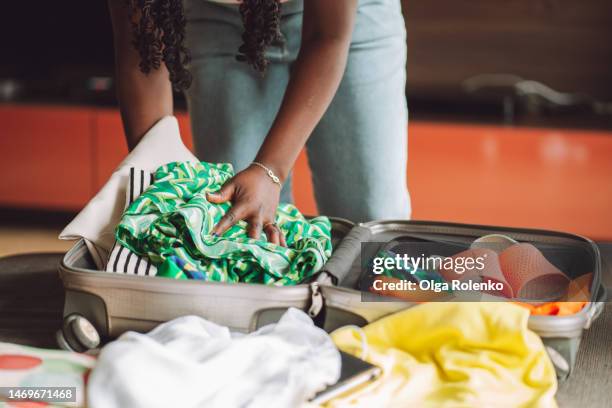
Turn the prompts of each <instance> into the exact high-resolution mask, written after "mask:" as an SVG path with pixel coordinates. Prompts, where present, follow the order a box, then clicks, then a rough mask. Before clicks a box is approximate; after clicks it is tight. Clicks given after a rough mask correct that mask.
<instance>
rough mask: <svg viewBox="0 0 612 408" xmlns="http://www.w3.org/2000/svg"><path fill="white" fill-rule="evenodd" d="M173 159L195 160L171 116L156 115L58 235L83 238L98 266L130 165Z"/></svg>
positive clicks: (151, 167) (151, 166)
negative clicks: (154, 120)
mask: <svg viewBox="0 0 612 408" xmlns="http://www.w3.org/2000/svg"><path fill="white" fill-rule="evenodd" d="M174 161H198V159H197V158H196V157H195V156H194V155H193V153H191V152H190V151H189V149H187V147H185V145H184V144H183V141H182V140H181V135H180V131H179V127H178V121H177V120H176V118H175V117H174V116H166V117H164V118H162V119H160V120H159V121H158V122H157V123H156V124H155V125H154V126H153V127H152V128H151V129H149V131H148V132H147V133H146V134H145V135H144V137H143V138H142V140H141V141H140V143H138V145H137V146H136V147H135V148H134V150H132V152H130V154H129V155H128V156H127V157H126V158H125V159H124V160H123V162H121V164H120V165H119V167H117V170H115V172H114V173H113V174H112V176H111V177H110V179H109V180H108V182H107V183H106V184H105V185H104V187H102V189H101V190H100V191H99V192H98V194H96V196H95V197H94V198H93V199H92V200H91V201H90V202H89V203H88V204H87V205H86V206H85V208H83V210H82V211H81V212H80V213H79V214H78V215H77V216H76V217H75V218H74V219H73V220H72V221H71V222H70V224H68V226H66V228H64V230H63V231H62V232H61V233H60V236H59V238H60V239H64V240H76V239H80V238H84V239H85V242H86V244H87V246H88V248H89V249H90V252H91V253H92V257H93V258H94V261H96V263H97V264H98V265H97V266H98V267H99V268H103V267H104V265H103V264H100V263H103V262H104V261H102V260H106V259H107V258H108V254H109V251H110V249H111V248H112V246H113V243H114V242H115V237H114V235H115V234H114V233H115V227H116V226H117V224H118V223H119V220H120V219H121V215H122V213H123V210H124V206H125V195H126V185H127V181H128V179H129V170H130V168H131V167H138V168H140V169H143V170H145V171H150V172H153V171H155V170H156V169H157V168H158V167H160V166H162V165H164V164H167V163H170V162H174Z"/></svg>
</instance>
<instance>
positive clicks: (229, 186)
mask: <svg viewBox="0 0 612 408" xmlns="http://www.w3.org/2000/svg"><path fill="white" fill-rule="evenodd" d="M235 190H236V187H235V185H234V183H231V182H230V183H225V184H224V185H223V187H221V190H219V191H216V192H214V193H206V199H207V200H208V201H210V202H211V203H213V204H223V203H226V202H228V201H229V200H231V199H232V197H233V196H234V191H235Z"/></svg>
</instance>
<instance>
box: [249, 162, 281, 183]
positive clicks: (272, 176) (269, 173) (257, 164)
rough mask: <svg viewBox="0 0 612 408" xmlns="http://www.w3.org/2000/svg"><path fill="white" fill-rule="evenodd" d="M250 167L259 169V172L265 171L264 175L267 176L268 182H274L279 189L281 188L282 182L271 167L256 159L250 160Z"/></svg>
mask: <svg viewBox="0 0 612 408" xmlns="http://www.w3.org/2000/svg"><path fill="white" fill-rule="evenodd" d="M250 167H252V168H255V169H259V171H260V172H264V173H265V176H264V177H266V178H268V179H269V181H270V182H272V183H274V184H276V185H277V186H278V188H279V189H282V188H283V184H282V182H281V180H280V178H279V177H278V176H277V175H276V174H275V173H274V171H273V170H272V169H271V168H269V167H268V166H266V165H265V164H263V163H261V162H258V161H253V162H251V165H250ZM256 171H257V170H256Z"/></svg>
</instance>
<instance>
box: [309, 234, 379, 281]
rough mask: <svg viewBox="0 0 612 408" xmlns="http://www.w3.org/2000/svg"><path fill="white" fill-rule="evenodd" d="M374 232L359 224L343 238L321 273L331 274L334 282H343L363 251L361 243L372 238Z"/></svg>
mask: <svg viewBox="0 0 612 408" xmlns="http://www.w3.org/2000/svg"><path fill="white" fill-rule="evenodd" d="M371 235H372V232H371V231H370V229H369V228H367V227H362V226H360V225H357V226H355V227H353V228H352V229H351V231H350V232H349V233H348V234H347V235H346V236H345V237H344V238H343V239H342V241H341V242H340V244H339V245H338V247H337V248H336V250H335V251H334V253H333V254H332V256H331V258H329V260H328V261H327V263H326V264H325V265H324V266H323V268H321V273H326V274H328V275H329V276H331V278H332V281H333V284H334V285H337V284H338V283H340V282H342V281H343V280H344V278H346V276H347V275H348V273H349V272H350V270H351V266H352V265H353V262H354V261H355V259H357V258H358V257H359V255H360V252H361V243H362V242H366V241H368V240H369V239H370V236H371Z"/></svg>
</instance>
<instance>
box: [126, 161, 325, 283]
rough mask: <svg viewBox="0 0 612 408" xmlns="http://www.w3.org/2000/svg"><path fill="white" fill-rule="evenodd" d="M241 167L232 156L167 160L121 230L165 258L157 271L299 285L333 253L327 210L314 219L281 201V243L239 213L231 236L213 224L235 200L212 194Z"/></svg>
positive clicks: (140, 247) (131, 242)
mask: <svg viewBox="0 0 612 408" xmlns="http://www.w3.org/2000/svg"><path fill="white" fill-rule="evenodd" d="M233 175H234V171H233V168H232V166H231V165H230V164H227V163H223V164H213V163H206V162H202V163H190V162H175V163H170V164H167V165H164V166H162V167H160V168H159V169H158V170H157V171H156V172H155V175H154V182H153V184H152V185H150V186H149V188H148V189H146V191H144V193H143V194H142V195H141V196H140V197H138V198H136V199H135V200H134V202H133V203H132V204H131V205H130V206H129V207H128V208H127V210H126V211H125V213H124V215H123V218H122V219H121V222H120V224H119V226H118V227H117V231H116V238H117V241H118V243H119V244H121V245H122V246H124V247H126V248H128V249H129V250H130V251H132V252H133V253H135V254H136V255H138V256H144V257H147V258H148V259H149V260H150V261H151V262H152V263H153V264H154V265H156V266H157V276H165V277H170V278H175V279H189V278H192V279H202V280H208V281H216V282H252V283H264V284H275V285H292V284H296V283H299V282H301V281H303V280H304V279H306V278H308V277H310V276H312V275H313V274H315V273H316V272H318V271H319V269H320V268H321V267H322V266H323V265H324V263H325V262H326V261H327V259H328V258H329V256H330V255H331V224H330V222H329V219H328V218H327V217H317V218H314V219H312V220H307V219H306V218H305V217H304V216H303V215H302V214H300V212H299V211H298V210H297V208H295V206H293V205H291V204H281V205H279V207H278V209H277V212H276V219H275V222H276V224H277V225H278V227H279V228H280V229H281V231H282V233H283V234H284V235H285V238H286V241H287V247H286V248H285V247H281V246H279V245H275V244H272V243H269V242H267V241H266V237H265V235H263V234H262V236H261V238H260V239H252V238H249V237H248V235H247V224H246V223H245V222H244V221H239V222H238V223H237V224H235V225H234V226H232V227H231V228H230V229H229V230H228V231H226V233H225V234H223V236H220V237H215V236H212V235H211V231H212V230H213V227H214V226H215V225H216V224H217V223H218V222H219V220H220V219H221V217H223V215H225V213H226V212H227V211H228V209H229V208H230V206H231V204H229V203H225V204H213V203H210V202H209V201H208V200H207V199H206V193H207V192H214V191H217V190H219V189H220V188H221V186H222V185H223V184H224V183H225V182H226V181H227V180H229V179H230V178H231V177H232V176H233Z"/></svg>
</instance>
